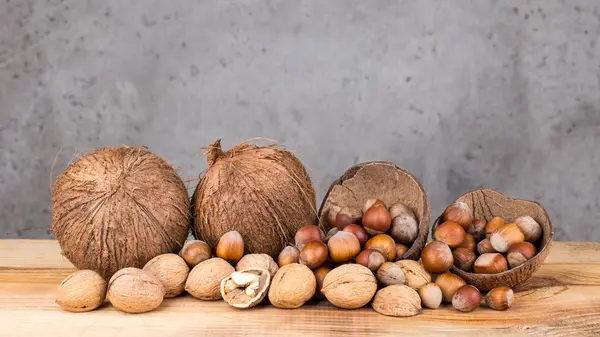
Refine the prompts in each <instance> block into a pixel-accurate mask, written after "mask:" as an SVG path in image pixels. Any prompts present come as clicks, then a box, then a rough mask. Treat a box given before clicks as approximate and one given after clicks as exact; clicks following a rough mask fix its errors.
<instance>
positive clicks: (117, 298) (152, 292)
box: [106, 266, 231, 314]
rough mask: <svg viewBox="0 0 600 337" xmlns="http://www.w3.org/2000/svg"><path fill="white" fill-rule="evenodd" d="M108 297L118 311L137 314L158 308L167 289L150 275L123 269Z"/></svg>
mask: <svg viewBox="0 0 600 337" xmlns="http://www.w3.org/2000/svg"><path fill="white" fill-rule="evenodd" d="M230 267H231V266H230ZM106 297H107V298H108V300H109V301H110V303H111V304H112V305H113V306H114V307H115V308H117V309H118V310H120V311H123V312H128V313H134V314H137V313H142V312H148V311H150V310H154V309H156V308H158V306H159V305H160V304H161V303H162V301H163V298H164V297H165V288H164V287H163V285H162V284H161V283H160V281H159V280H158V279H157V278H156V277H154V275H152V274H150V273H147V272H145V271H143V270H141V269H138V268H123V269H121V270H119V271H118V272H116V273H115V274H114V275H113V276H112V277H111V279H110V281H109V282H108V291H107V295H106Z"/></svg>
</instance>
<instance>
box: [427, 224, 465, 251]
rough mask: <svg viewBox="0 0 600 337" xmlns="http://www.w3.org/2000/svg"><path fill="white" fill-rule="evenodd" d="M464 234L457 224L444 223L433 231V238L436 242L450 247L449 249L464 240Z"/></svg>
mask: <svg viewBox="0 0 600 337" xmlns="http://www.w3.org/2000/svg"><path fill="white" fill-rule="evenodd" d="M465 234H466V233H465V230H464V228H462V227H461V226H460V225H459V224H458V223H456V222H452V221H446V222H444V223H442V224H441V225H439V226H438V227H437V228H436V229H435V232H433V237H434V238H435V240H436V241H441V242H443V243H445V244H447V245H448V246H450V248H456V247H458V246H459V245H460V244H461V243H462V242H463V240H464V239H465Z"/></svg>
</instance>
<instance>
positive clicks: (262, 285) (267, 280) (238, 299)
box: [221, 254, 271, 309]
mask: <svg viewBox="0 0 600 337" xmlns="http://www.w3.org/2000/svg"><path fill="white" fill-rule="evenodd" d="M257 255H258V254H257ZM263 255H266V254H263ZM267 256H269V255H267ZM269 257H270V256H269ZM236 273H241V274H243V276H248V275H250V276H253V277H254V280H252V281H250V282H249V283H246V282H248V280H245V281H246V282H244V283H242V284H237V283H236V282H235V275H234V274H236ZM236 273H231V274H230V275H229V276H227V277H226V278H224V279H223V281H221V295H222V296H223V300H225V302H227V304H229V305H231V306H232V307H234V308H238V309H247V308H251V307H253V306H255V305H257V304H258V303H260V302H261V301H262V300H263V299H264V298H265V296H266V295H267V291H268V290H269V286H270V285H271V275H270V274H269V271H268V270H266V269H261V268H250V269H242V270H238V271H237V272H236Z"/></svg>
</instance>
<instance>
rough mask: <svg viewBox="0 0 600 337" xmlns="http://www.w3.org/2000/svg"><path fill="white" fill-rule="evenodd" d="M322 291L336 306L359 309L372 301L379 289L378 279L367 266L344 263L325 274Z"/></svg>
mask: <svg viewBox="0 0 600 337" xmlns="http://www.w3.org/2000/svg"><path fill="white" fill-rule="evenodd" d="M321 291H322V292H323V294H324V295H325V297H326V298H327V300H328V301H329V302H330V303H331V304H333V305H335V306H336V307H339V308H343V309H357V308H360V307H362V306H364V305H365V304H367V303H369V301H371V299H372V298H373V295H375V291H377V280H376V279H375V276H373V273H372V272H371V271H370V270H369V269H368V268H367V267H365V266H361V265H360V264H344V265H342V266H339V267H337V268H335V269H333V270H332V271H330V272H329V273H328V274H327V276H325V279H324V280H323V289H322V290H321Z"/></svg>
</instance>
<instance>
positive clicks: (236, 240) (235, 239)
mask: <svg viewBox="0 0 600 337" xmlns="http://www.w3.org/2000/svg"><path fill="white" fill-rule="evenodd" d="M217 256H218V257H220V258H222V259H224V260H225V261H227V262H229V263H236V262H238V260H239V259H241V258H242V256H244V239H243V238H242V235H241V234H240V233H238V232H236V231H231V232H227V233H225V234H223V236H221V238H220V239H219V243H217Z"/></svg>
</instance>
